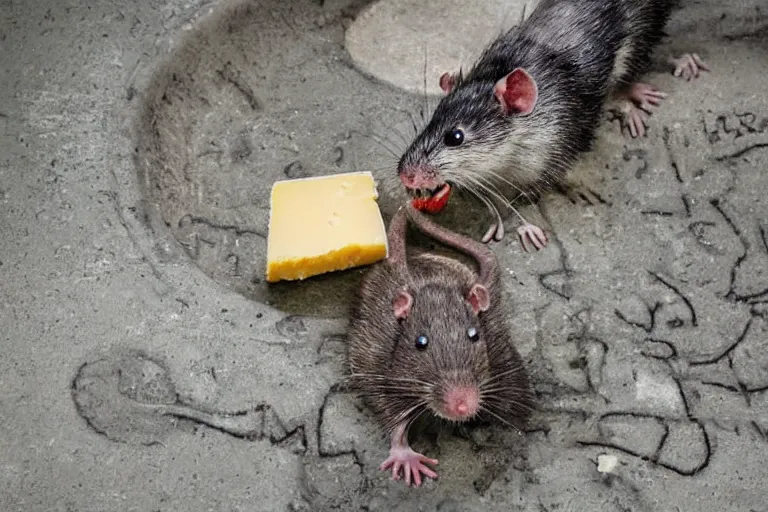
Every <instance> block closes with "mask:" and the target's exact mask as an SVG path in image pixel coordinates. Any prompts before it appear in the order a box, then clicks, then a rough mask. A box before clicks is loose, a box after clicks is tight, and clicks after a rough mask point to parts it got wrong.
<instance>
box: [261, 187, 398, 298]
mask: <svg viewBox="0 0 768 512" xmlns="http://www.w3.org/2000/svg"><path fill="white" fill-rule="evenodd" d="M378 197H379V196H378V193H377V191H376V183H375V181H374V180H373V175H372V174H371V173H370V172H356V173H347V174H336V175H332V176H321V177H317V178H302V179H295V180H285V181H278V182H276V183H275V184H274V185H273V186H272V197H271V201H270V216H269V235H268V237H267V270H266V278H267V282H270V283H274V282H276V281H280V280H296V279H305V278H307V277H311V276H314V275H318V274H323V273H326V272H332V271H336V270H344V269H348V268H352V267H358V266H362V265H368V264H371V263H375V262H377V261H379V260H382V259H384V258H386V257H387V252H388V250H389V248H388V246H387V234H386V229H385V227H384V220H383V219H382V217H381V211H380V210H379V205H378V203H377V202H376V200H377V199H378Z"/></svg>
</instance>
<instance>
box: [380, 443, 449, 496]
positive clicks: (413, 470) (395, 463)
mask: <svg viewBox="0 0 768 512" xmlns="http://www.w3.org/2000/svg"><path fill="white" fill-rule="evenodd" d="M426 464H430V465H432V466H436V465H437V459H430V458H429V457H425V456H424V455H422V454H420V453H416V452H414V451H413V450H411V449H410V448H406V449H395V450H392V451H390V455H389V457H387V459H386V460H385V461H384V462H382V463H381V465H380V466H379V469H380V470H382V471H386V470H387V469H389V468H390V467H391V468H392V478H393V479H394V480H400V470H401V469H402V470H403V476H404V478H405V484H406V485H408V486H410V485H411V482H413V483H414V485H416V487H418V486H420V485H421V475H422V474H423V475H424V476H427V477H429V478H437V473H435V472H434V471H433V470H432V469H431V468H430V467H428V466H426Z"/></svg>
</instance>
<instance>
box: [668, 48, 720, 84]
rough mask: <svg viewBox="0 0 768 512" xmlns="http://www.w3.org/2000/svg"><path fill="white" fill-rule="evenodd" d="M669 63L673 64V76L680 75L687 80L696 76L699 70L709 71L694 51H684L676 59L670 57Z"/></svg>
mask: <svg viewBox="0 0 768 512" xmlns="http://www.w3.org/2000/svg"><path fill="white" fill-rule="evenodd" d="M670 63H671V64H672V65H674V66H675V71H674V72H673V74H674V76H676V77H680V76H682V77H683V78H685V79H686V80H688V81H690V80H691V78H698V77H699V74H700V71H710V69H709V66H707V65H706V64H705V63H704V61H703V60H701V57H699V56H698V54H695V53H686V54H683V55H682V56H680V57H679V58H677V59H670Z"/></svg>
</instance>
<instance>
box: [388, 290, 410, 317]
mask: <svg viewBox="0 0 768 512" xmlns="http://www.w3.org/2000/svg"><path fill="white" fill-rule="evenodd" d="M412 304H413V297H411V294H410V293H408V292H407V291H405V290H400V292H399V293H398V294H397V295H396V296H395V298H394V299H392V308H393V309H394V312H395V318H397V319H398V320H402V319H404V318H405V317H407V316H408V314H409V313H410V312H411V305H412Z"/></svg>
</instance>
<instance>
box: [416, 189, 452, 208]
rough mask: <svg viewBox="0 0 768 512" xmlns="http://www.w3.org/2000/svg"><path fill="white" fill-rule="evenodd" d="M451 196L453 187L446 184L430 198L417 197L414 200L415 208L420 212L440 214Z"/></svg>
mask: <svg viewBox="0 0 768 512" xmlns="http://www.w3.org/2000/svg"><path fill="white" fill-rule="evenodd" d="M450 196H451V186H450V185H449V184H447V183H446V184H445V185H443V186H442V187H440V188H439V189H438V190H437V192H435V193H434V194H433V195H431V196H429V197H416V198H414V199H413V201H412V203H411V204H413V207H414V208H416V209H417V210H419V211H422V212H427V213H440V212H441V211H442V210H443V208H445V205H446V204H447V203H448V198H449V197H450Z"/></svg>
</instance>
